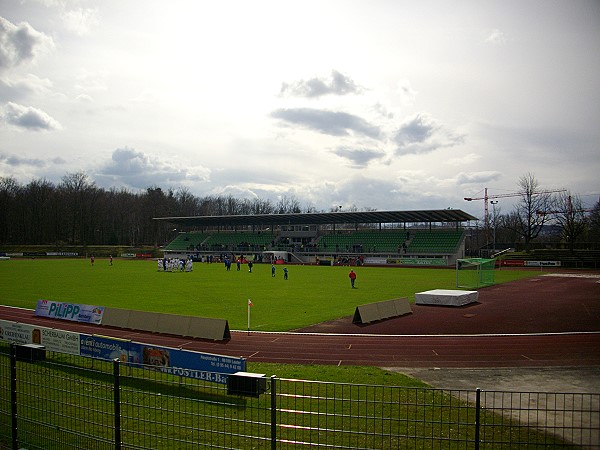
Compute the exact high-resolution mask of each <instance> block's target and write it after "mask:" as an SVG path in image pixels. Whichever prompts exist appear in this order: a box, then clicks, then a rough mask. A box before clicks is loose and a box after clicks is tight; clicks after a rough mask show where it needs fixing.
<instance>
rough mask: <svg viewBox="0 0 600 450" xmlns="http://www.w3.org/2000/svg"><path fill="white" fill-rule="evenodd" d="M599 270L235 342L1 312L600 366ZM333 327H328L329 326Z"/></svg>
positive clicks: (328, 349)
mask: <svg viewBox="0 0 600 450" xmlns="http://www.w3.org/2000/svg"><path fill="white" fill-rule="evenodd" d="M599 281H600V277H598V276H596V278H593V277H591V278H583V277H568V278H566V277H558V276H540V277H536V278H534V279H528V280H521V281H517V282H513V283H507V284H505V285H499V286H492V287H490V288H486V289H481V290H480V291H479V292H480V293H479V301H478V303H477V304H474V305H471V306H467V307H462V308H452V307H431V306H419V305H412V310H413V314H410V315H407V316H403V317H398V318H394V319H389V320H385V321H380V322H377V323H374V324H370V325H356V324H352V320H351V319H352V318H351V316H349V317H346V318H342V319H339V320H336V321H333V322H328V323H323V324H319V325H315V326H313V327H308V328H306V329H303V330H302V332H299V333H261V332H250V333H247V332H235V331H234V332H232V337H231V340H229V341H226V342H216V341H207V340H200V339H190V338H185V337H178V336H167V335H160V334H153V333H141V332H135V331H131V330H124V329H117V328H109V327H101V326H96V325H89V324H79V323H72V322H65V321H58V320H52V319H46V318H40V317H36V316H35V315H34V314H33V311H32V310H24V309H17V308H10V307H6V306H0V319H4V320H12V321H17V322H23V323H29V324H37V325H40V326H46V327H54V328H59V329H64V330H71V331H77V332H81V333H89V334H93V333H95V334H102V335H106V336H113V337H118V338H123V339H131V340H133V341H137V342H143V343H148V344H153V345H161V346H167V347H177V348H182V349H187V350H195V351H202V352H208V353H217V354H221V355H227V356H234V357H244V358H247V360H248V361H249V362H252V361H256V362H279V363H300V364H332V365H340V366H343V365H373V366H381V367H414V368H428V367H446V368H461V367H583V366H600V282H599ZM324 330H326V331H328V332H327V333H321V331H324Z"/></svg>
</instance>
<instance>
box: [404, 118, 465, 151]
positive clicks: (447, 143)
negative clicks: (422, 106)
mask: <svg viewBox="0 0 600 450" xmlns="http://www.w3.org/2000/svg"><path fill="white" fill-rule="evenodd" d="M464 139H465V137H464V135H461V134H458V133H456V132H453V131H451V130H448V129H447V128H445V127H444V126H443V125H441V124H440V123H438V122H437V121H436V120H435V119H433V118H432V117H431V116H429V115H427V114H417V115H416V116H414V117H413V118H411V119H409V120H408V121H406V122H405V123H403V124H402V125H401V126H400V128H399V129H398V131H397V132H396V133H395V135H394V142H395V144H396V146H397V149H396V153H397V154H398V155H406V154H415V155H418V154H424V153H431V152H433V151H435V150H437V149H439V148H443V147H452V146H455V145H457V144H461V143H463V142H464Z"/></svg>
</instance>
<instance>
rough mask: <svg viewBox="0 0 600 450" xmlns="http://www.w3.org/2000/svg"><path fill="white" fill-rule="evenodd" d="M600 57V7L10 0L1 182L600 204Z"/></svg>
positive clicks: (472, 207) (446, 203)
mask: <svg viewBox="0 0 600 450" xmlns="http://www.w3.org/2000/svg"><path fill="white" fill-rule="evenodd" d="M599 44H600V1H598V0H561V1H552V0H540V1H527V0H497V1H486V0H481V1H479V0H470V1H460V0H458V1H445V0H440V1H436V0H412V1H408V0H407V1H403V0H389V1H380V0H369V1H366V0H362V1H352V0H339V1H337V0H318V1H312V0H301V1H300V0H297V1H296V0H290V1H281V0H274V1H261V0H255V1H246V0H240V1H223V0H219V1H210V2H209V1H192V0H189V1H184V0H169V1H164V0H161V1H156V0H102V1H85V0H0V176H2V177H14V178H16V179H17V180H18V181H19V182H21V183H24V184H26V183H28V182H29V181H31V180H32V179H39V178H45V179H47V180H50V181H53V182H60V180H61V178H62V177H63V176H64V175H65V174H67V173H73V172H79V171H84V172H85V173H87V174H88V175H89V177H90V179H91V180H93V181H94V182H95V183H96V184H97V185H98V186H100V187H104V188H110V187H113V186H114V187H118V188H120V187H125V188H126V189H128V190H131V191H138V190H140V189H145V188H147V187H150V186H160V187H163V188H165V189H167V188H173V189H174V190H177V189H179V188H181V187H185V188H187V189H188V190H189V191H190V192H191V193H193V194H194V195H197V196H200V197H203V196H207V195H215V194H224V195H227V194H232V195H233V196H235V197H238V198H253V197H258V198H261V199H272V200H273V201H274V202H276V201H277V199H278V198H281V197H282V196H287V197H295V198H296V199H298V200H299V202H300V204H301V205H302V206H303V207H305V206H312V207H314V208H316V209H317V210H330V209H331V208H334V207H337V206H342V208H343V209H344V208H346V209H349V208H351V207H352V206H355V207H357V208H359V209H365V208H373V209H377V210H414V209H444V208H455V209H463V210H465V211H467V212H470V213H472V214H473V215H475V216H477V217H482V215H483V201H477V202H465V201H464V200H463V197H465V196H471V197H479V196H482V195H483V190H484V189H485V188H488V192H489V194H490V195H497V194H508V193H512V192H517V191H518V189H519V187H518V181H519V178H521V177H522V176H523V175H525V174H526V173H532V174H534V175H535V177H536V178H537V179H538V181H539V182H540V186H541V187H542V188H544V189H568V190H569V191H570V192H571V193H573V194H577V195H579V196H581V198H582V200H583V202H584V204H585V205H586V206H591V205H593V204H595V203H596V202H597V201H598V197H599V195H600V181H599V179H600V176H599V173H600V45H599ZM513 201H514V198H503V199H500V203H499V204H498V207H501V212H503V213H508V212H510V210H511V209H512V206H511V205H512V203H513Z"/></svg>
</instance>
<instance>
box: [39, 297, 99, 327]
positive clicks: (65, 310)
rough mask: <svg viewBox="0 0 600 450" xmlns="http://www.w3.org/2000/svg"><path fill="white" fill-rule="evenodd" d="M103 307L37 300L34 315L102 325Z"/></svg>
mask: <svg viewBox="0 0 600 450" xmlns="http://www.w3.org/2000/svg"><path fill="white" fill-rule="evenodd" d="M102 314H104V307H103V306H92V305H83V304H80V303H66V302H53V301H51V300H38V302H37V307H36V308H35V315H36V316H40V317H49V318H51V319H62V320H70V321H73V322H83V323H95V324H100V323H102Z"/></svg>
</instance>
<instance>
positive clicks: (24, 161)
mask: <svg viewBox="0 0 600 450" xmlns="http://www.w3.org/2000/svg"><path fill="white" fill-rule="evenodd" d="M0 162H3V163H5V164H7V165H9V166H11V167H18V166H30V167H39V168H41V167H46V161H44V160H42V159H39V158H23V157H20V156H15V155H4V154H2V153H0Z"/></svg>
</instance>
